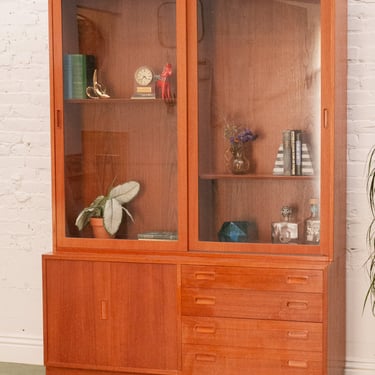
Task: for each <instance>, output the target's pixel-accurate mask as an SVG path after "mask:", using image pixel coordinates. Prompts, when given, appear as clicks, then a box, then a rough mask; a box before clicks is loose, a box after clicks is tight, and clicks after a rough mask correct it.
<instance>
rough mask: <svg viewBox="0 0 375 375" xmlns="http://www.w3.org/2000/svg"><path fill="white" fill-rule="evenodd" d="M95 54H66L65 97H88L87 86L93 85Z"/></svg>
mask: <svg viewBox="0 0 375 375" xmlns="http://www.w3.org/2000/svg"><path fill="white" fill-rule="evenodd" d="M94 70H95V56H93V55H82V54H67V55H64V99H86V98H87V95H86V88H87V87H88V86H92V84H93V82H92V79H93V75H94Z"/></svg>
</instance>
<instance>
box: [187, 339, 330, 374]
mask: <svg viewBox="0 0 375 375" xmlns="http://www.w3.org/2000/svg"><path fill="white" fill-rule="evenodd" d="M322 363H323V362H322V355H321V354H320V353H316V352H303V351H300V352H295V351H286V350H262V349H249V350H246V349H241V348H224V347H207V346H199V345H184V346H183V373H184V374H188V375H216V374H220V375H237V374H238V375H239V374H256V375H271V374H272V375H322V374H323V365H322Z"/></svg>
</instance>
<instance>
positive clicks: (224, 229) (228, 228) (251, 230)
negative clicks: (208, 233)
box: [218, 221, 258, 242]
mask: <svg viewBox="0 0 375 375" xmlns="http://www.w3.org/2000/svg"><path fill="white" fill-rule="evenodd" d="M218 236H219V241H221V242H254V241H256V240H257V237H258V235H257V230H256V225H255V223H254V222H248V221H226V222H224V223H223V225H222V226H221V228H220V231H219V233H218Z"/></svg>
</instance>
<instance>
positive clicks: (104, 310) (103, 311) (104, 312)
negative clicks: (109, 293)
mask: <svg viewBox="0 0 375 375" xmlns="http://www.w3.org/2000/svg"><path fill="white" fill-rule="evenodd" d="M100 319H101V320H107V319H108V301H106V300H102V301H101V306H100Z"/></svg>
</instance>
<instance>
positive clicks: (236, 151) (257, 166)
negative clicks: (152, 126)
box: [188, 0, 345, 256]
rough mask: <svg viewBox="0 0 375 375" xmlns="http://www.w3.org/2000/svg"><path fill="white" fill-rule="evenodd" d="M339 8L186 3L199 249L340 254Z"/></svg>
mask: <svg viewBox="0 0 375 375" xmlns="http://www.w3.org/2000/svg"><path fill="white" fill-rule="evenodd" d="M331 7H332V3H331V2H329V1H324V0H322V1H319V0H296V1H284V0H266V1H257V0H233V1H226V0H196V1H192V2H189V4H188V20H189V21H188V25H189V33H188V43H189V47H188V51H189V88H188V92H189V126H191V125H192V124H194V125H195V126H192V127H191V128H189V130H190V129H192V130H191V133H189V134H190V144H189V146H190V147H191V152H190V155H193V156H192V158H191V164H190V166H189V167H190V179H189V181H190V183H191V188H192V191H193V192H194V194H192V195H190V198H192V199H190V210H191V211H190V212H193V214H192V215H190V218H191V220H190V226H189V229H190V247H191V248H193V249H195V250H203V249H204V250H208V251H234V252H249V251H250V252H262V253H275V254H280V253H284V254H285V253H286V254H315V255H318V254H319V255H330V256H331V255H332V253H331V251H330V250H329V246H330V244H332V240H333V237H332V234H333V230H332V225H331V222H333V221H334V219H333V217H334V214H333V211H332V207H333V206H332V204H333V201H334V196H335V192H334V191H333V189H332V188H333V185H334V184H335V183H337V182H338V181H340V180H341V181H343V179H344V178H345V177H344V172H343V171H344V170H345V169H344V168H345V167H344V164H343V161H344V160H345V155H344V152H345V151H344V150H345V147H342V151H338V149H335V148H336V147H341V146H339V145H344V144H343V142H344V140H343V138H342V136H343V135H345V131H344V129H345V121H342V122H340V121H341V120H342V118H344V116H345V115H344V114H343V111H345V108H344V107H343V106H341V103H340V102H339V101H338V100H341V99H343V98H342V97H341V98H340V99H338V98H337V92H335V91H334V89H335V88H334V87H335V84H337V85H338V86H337V87H340V88H341V89H342V88H344V87H345V86H344V82H343V81H340V79H341V78H337V77H339V76H338V75H337V69H340V70H341V69H342V66H343V64H345V61H344V58H343V55H340V52H339V51H338V50H334V47H335V46H334V45H333V44H332V40H333V39H330V36H331V35H334V34H335V28H336V27H337V24H336V23H335V20H334V18H333V14H334V13H333V11H332V9H331ZM330 17H332V18H330ZM340 59H341V60H340ZM340 95H341V96H342V95H345V90H343V93H342V94H340ZM342 103H345V99H343V102H342ZM335 117H336V118H335ZM340 117H341V118H340ZM340 133H342V134H340ZM334 165H335V167H334ZM336 167H337V168H338V169H337V170H335V168H336ZM233 242H236V246H233ZM291 245H292V246H291ZM296 245H297V246H296Z"/></svg>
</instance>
